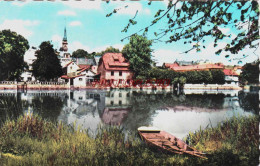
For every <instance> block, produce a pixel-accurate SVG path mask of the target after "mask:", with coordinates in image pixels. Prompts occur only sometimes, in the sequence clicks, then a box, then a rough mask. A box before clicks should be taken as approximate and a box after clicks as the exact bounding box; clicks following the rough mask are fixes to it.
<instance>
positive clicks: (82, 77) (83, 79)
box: [61, 61, 95, 87]
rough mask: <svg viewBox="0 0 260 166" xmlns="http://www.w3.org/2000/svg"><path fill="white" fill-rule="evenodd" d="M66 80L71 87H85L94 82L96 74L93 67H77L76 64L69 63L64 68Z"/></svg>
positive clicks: (63, 77) (62, 77)
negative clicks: (92, 69)
mask: <svg viewBox="0 0 260 166" xmlns="http://www.w3.org/2000/svg"><path fill="white" fill-rule="evenodd" d="M63 73H64V75H62V76H61V79H64V80H65V82H67V83H68V84H69V85H71V86H75V87H85V86H86V85H87V84H88V83H90V82H92V81H93V80H94V76H95V73H93V72H92V71H91V65H81V66H80V65H77V64H76V62H73V61H71V62H69V63H68V64H67V65H65V66H64V68H63Z"/></svg>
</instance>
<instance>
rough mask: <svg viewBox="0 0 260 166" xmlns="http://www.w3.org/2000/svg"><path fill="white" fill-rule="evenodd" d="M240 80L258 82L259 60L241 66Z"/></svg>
mask: <svg viewBox="0 0 260 166" xmlns="http://www.w3.org/2000/svg"><path fill="white" fill-rule="evenodd" d="M240 81H241V83H242V84H259V61H257V62H256V63H247V64H245V65H244V66H243V69H242V73H241V75H240Z"/></svg>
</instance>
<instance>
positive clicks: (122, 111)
mask: <svg viewBox="0 0 260 166" xmlns="http://www.w3.org/2000/svg"><path fill="white" fill-rule="evenodd" d="M129 111H130V108H105V110H104V112H103V114H102V121H103V122H104V123H105V124H109V125H120V124H122V122H123V120H124V119H125V118H126V117H127V114H128V112H129Z"/></svg>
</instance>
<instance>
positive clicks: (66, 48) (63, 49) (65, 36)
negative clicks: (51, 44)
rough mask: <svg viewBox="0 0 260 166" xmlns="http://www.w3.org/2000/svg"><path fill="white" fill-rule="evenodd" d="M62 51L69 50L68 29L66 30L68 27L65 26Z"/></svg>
mask: <svg viewBox="0 0 260 166" xmlns="http://www.w3.org/2000/svg"><path fill="white" fill-rule="evenodd" d="M61 51H64V52H67V51H68V40H67V30H66V27H65V28H64V37H63V40H62V47H61Z"/></svg>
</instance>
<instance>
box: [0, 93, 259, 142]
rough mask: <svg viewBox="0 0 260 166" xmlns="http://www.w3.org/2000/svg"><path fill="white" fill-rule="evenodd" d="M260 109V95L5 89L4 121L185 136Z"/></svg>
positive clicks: (1, 101)
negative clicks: (29, 115)
mask: <svg viewBox="0 0 260 166" xmlns="http://www.w3.org/2000/svg"><path fill="white" fill-rule="evenodd" d="M7 107H8V108H7ZM258 109H259V108H258V94H257V93H246V92H243V91H240V92H239V91H222V92H221V91H184V92H182V93H176V92H175V93H174V92H165V91H132V90H111V91H104V90H82V91H27V92H26V93H25V92H16V91H0V118H1V120H2V121H3V119H4V118H6V117H17V116H19V115H21V114H23V113H26V112H28V111H30V112H34V113H37V114H40V115H41V116H42V117H44V118H47V119H51V120H53V121H56V120H58V121H63V122H64V123H66V124H69V125H73V124H74V123H76V124H77V125H80V126H82V127H83V128H86V129H89V131H90V132H91V133H93V134H95V133H96V131H97V128H98V127H99V126H100V125H111V126H121V127H123V129H125V130H126V131H136V129H137V128H138V127H140V126H144V125H145V126H156V127H158V128H160V129H162V130H165V131H168V132H170V133H172V134H174V135H175V136H177V137H179V138H184V137H185V136H186V135H187V134H188V133H189V132H194V131H196V130H199V129H200V128H201V129H205V128H207V127H211V126H212V127H214V126H216V125H217V124H218V123H219V122H222V121H224V120H226V119H228V118H230V117H232V116H248V115H252V114H258ZM7 110H12V111H7Z"/></svg>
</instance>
